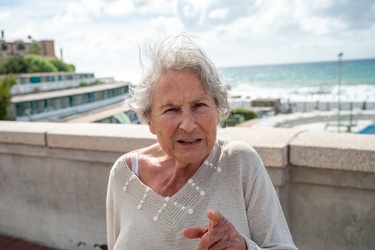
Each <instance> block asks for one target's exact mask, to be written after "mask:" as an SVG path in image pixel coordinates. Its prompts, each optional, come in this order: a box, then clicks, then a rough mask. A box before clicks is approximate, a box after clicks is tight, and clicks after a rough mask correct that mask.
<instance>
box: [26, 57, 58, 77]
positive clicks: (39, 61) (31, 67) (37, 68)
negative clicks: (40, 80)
mask: <svg viewBox="0 0 375 250" xmlns="http://www.w3.org/2000/svg"><path fill="white" fill-rule="evenodd" d="M24 60H25V62H26V64H27V73H38V72H57V68H56V67H55V66H54V65H53V64H52V63H50V62H49V61H48V60H46V59H44V58H43V57H41V56H38V55H31V54H29V55H26V56H24Z"/></svg>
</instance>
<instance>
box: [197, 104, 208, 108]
mask: <svg viewBox="0 0 375 250" xmlns="http://www.w3.org/2000/svg"><path fill="white" fill-rule="evenodd" d="M204 106H206V105H204V104H203V103H197V104H195V107H197V108H199V107H204Z"/></svg>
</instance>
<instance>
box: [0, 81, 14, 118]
mask: <svg viewBox="0 0 375 250" xmlns="http://www.w3.org/2000/svg"><path fill="white" fill-rule="evenodd" d="M14 84H16V77H15V76H14V75H9V76H5V77H0V120H6V119H9V117H8V115H9V104H10V99H11V97H12V95H11V92H10V91H11V89H12V86H13V85H14Z"/></svg>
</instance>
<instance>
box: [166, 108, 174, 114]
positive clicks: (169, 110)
mask: <svg viewBox="0 0 375 250" xmlns="http://www.w3.org/2000/svg"><path fill="white" fill-rule="evenodd" d="M176 110H177V109H176V108H170V109H167V110H165V111H164V113H167V112H173V111H176Z"/></svg>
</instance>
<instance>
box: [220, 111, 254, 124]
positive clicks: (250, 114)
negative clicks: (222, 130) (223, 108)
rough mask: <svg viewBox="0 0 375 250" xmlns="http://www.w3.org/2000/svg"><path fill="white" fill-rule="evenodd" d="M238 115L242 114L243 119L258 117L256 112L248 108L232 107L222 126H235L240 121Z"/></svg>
mask: <svg viewBox="0 0 375 250" xmlns="http://www.w3.org/2000/svg"><path fill="white" fill-rule="evenodd" d="M238 115H240V116H243V118H244V121H248V120H251V119H254V118H257V117H258V114H257V113H256V112H254V111H252V110H250V109H243V108H237V109H233V110H232V112H231V115H230V116H229V117H228V118H227V119H226V120H225V122H224V123H225V124H224V126H235V125H237V124H239V123H240V120H239V118H238Z"/></svg>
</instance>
